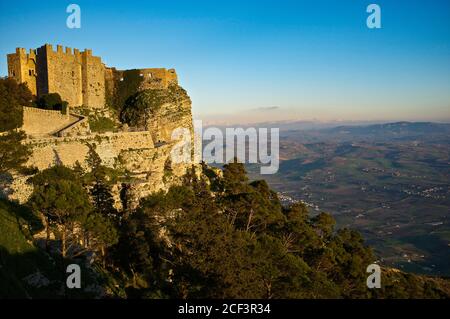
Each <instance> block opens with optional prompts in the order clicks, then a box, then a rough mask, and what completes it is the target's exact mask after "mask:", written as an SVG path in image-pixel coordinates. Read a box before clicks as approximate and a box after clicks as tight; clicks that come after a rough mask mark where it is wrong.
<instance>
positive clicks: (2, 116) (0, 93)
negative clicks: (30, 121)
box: [0, 78, 33, 132]
mask: <svg viewBox="0 0 450 319" xmlns="http://www.w3.org/2000/svg"><path fill="white" fill-rule="evenodd" d="M32 100H33V96H32V94H31V92H30V90H29V89H28V88H27V86H26V85H25V84H17V82H16V81H15V80H13V79H9V78H8V79H0V132H5V131H10V130H13V129H16V128H18V127H21V126H22V123H23V106H31V102H32Z"/></svg>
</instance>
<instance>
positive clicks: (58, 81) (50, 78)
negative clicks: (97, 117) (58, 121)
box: [8, 44, 178, 108]
mask: <svg viewBox="0 0 450 319" xmlns="http://www.w3.org/2000/svg"><path fill="white" fill-rule="evenodd" d="M138 71H139V72H140V76H141V77H142V82H141V85H140V87H139V90H145V89H151V88H153V89H154V88H157V89H159V88H161V89H165V88H168V87H169V85H170V84H174V83H177V82H178V77H177V73H176V72H175V70H174V69H165V68H149V69H139V70H138ZM124 72H125V71H120V70H116V69H115V68H107V67H105V65H104V64H103V63H102V60H101V58H100V57H96V56H93V55H92V50H89V49H86V50H84V51H82V52H80V51H79V50H78V49H74V50H73V51H72V49H71V48H68V47H66V48H63V47H62V46H61V45H58V46H57V47H56V51H55V50H54V49H53V46H52V45H51V44H45V45H43V46H41V47H40V48H38V49H37V50H30V53H29V54H27V53H26V51H25V49H23V48H17V49H16V53H12V54H8V74H9V77H12V78H14V79H16V81H17V82H18V83H26V84H27V86H28V87H29V89H30V90H31V92H32V93H33V94H34V95H37V96H42V95H44V94H48V93H58V94H59V95H60V96H61V98H62V99H63V100H64V101H67V102H68V103H69V106H82V105H84V106H89V107H91V108H103V107H105V104H106V96H107V95H108V94H113V92H114V90H115V89H116V88H117V86H118V83H117V82H119V81H121V79H122V76H123V73H124Z"/></svg>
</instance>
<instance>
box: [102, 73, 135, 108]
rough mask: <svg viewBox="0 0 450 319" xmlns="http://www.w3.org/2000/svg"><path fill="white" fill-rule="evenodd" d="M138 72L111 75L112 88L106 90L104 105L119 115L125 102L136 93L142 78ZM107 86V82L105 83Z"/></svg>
mask: <svg viewBox="0 0 450 319" xmlns="http://www.w3.org/2000/svg"><path fill="white" fill-rule="evenodd" d="M140 73H141V72H140V71H139V70H126V71H123V72H122V73H117V72H115V73H113V83H114V84H113V87H107V88H106V92H107V93H106V96H105V98H106V104H107V105H108V106H109V107H110V108H112V109H113V110H114V111H116V112H118V113H120V112H121V110H122V109H123V107H124V105H125V102H126V100H127V99H128V98H129V97H130V96H132V95H133V94H135V93H136V92H137V91H138V88H139V86H140V85H141V83H142V81H143V78H142V77H141V76H140ZM106 83H107V85H108V81H107V82H106Z"/></svg>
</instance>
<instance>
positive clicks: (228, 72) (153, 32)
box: [0, 0, 450, 121]
mask: <svg viewBox="0 0 450 319" xmlns="http://www.w3.org/2000/svg"><path fill="white" fill-rule="evenodd" d="M70 3H76V4H78V5H80V7H81V12H82V16H81V19H82V27H81V29H78V30H75V29H68V28H67V27H66V18H67V16H68V14H67V13H66V7H67V5H69V4H70ZM370 3H377V4H379V5H380V7H381V21H382V28H381V29H369V28H367V26H366V18H367V16H368V13H366V7H367V5H368V4H370ZM0 34H1V40H0V57H2V58H0V74H1V75H6V71H7V70H6V54H7V53H11V52H14V49H15V47H18V46H20V47H25V48H36V47H38V46H41V45H42V44H44V43H52V44H54V45H56V44H62V45H64V46H70V47H73V48H80V49H84V48H92V49H93V52H94V55H99V56H101V57H102V58H103V61H104V62H105V63H106V64H107V65H108V66H116V67H117V68H119V69H126V68H144V67H168V68H172V67H174V68H176V69H177V72H178V75H179V79H180V84H181V85H182V86H183V87H185V88H186V89H187V90H188V93H189V94H190V96H191V98H192V100H193V110H194V116H195V117H196V118H203V119H206V120H209V121H211V120H223V121H225V120H226V121H236V120H240V121H256V120H258V121H259V120H261V121H262V120H283V119H291V120H293V119H319V120H324V121H326V120H435V121H450V1H444V0H442V1H440V0H435V1H402V0H397V1H394V0H389V1H377V0H371V1H361V0H339V1H338V0H335V1H332V0H328V1H325V0H315V1H300V0H297V1H283V0H279V1H264V0H259V1H245V0H241V1H234V0H228V1H222V0H219V1H212V0H209V1H193V0H191V1H177V0H171V1H165V0H160V1H159V0H158V1H77V0H73V2H66V1H40V2H36V1H24V0H22V1H3V0H2V1H0Z"/></svg>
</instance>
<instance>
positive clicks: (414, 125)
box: [327, 122, 450, 135]
mask: <svg viewBox="0 0 450 319" xmlns="http://www.w3.org/2000/svg"><path fill="white" fill-rule="evenodd" d="M327 130H328V131H329V132H330V133H339V134H364V135H366V134H392V135H395V134H398V135H415V134H430V133H431V134H436V133H439V134H442V133H444V134H445V133H450V124H448V123H432V122H395V123H385V124H374V125H368V126H338V127H334V128H331V129H327Z"/></svg>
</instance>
